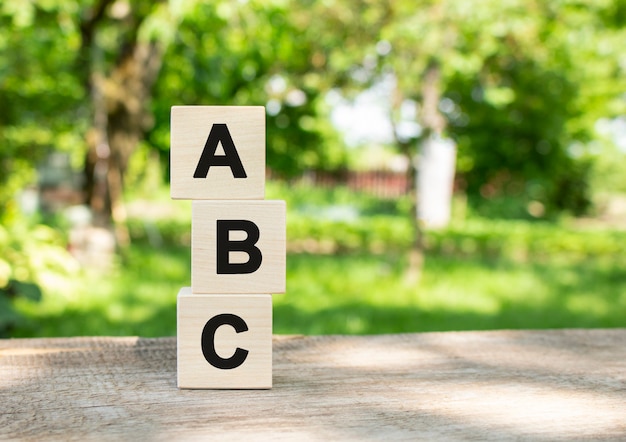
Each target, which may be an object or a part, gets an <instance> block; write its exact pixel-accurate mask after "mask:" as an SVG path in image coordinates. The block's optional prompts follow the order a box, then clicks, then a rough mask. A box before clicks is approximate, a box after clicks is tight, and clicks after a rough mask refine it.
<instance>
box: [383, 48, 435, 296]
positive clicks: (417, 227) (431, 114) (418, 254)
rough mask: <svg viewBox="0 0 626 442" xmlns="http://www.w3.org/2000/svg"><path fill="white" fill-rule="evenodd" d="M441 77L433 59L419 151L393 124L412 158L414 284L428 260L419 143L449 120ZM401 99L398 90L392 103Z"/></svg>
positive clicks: (410, 266) (410, 269)
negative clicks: (444, 110)
mask: <svg viewBox="0 0 626 442" xmlns="http://www.w3.org/2000/svg"><path fill="white" fill-rule="evenodd" d="M440 77H441V71H440V68H439V63H438V62H437V61H436V60H434V59H433V60H431V62H430V63H429V65H428V67H427V68H426V71H425V72H424V75H423V78H422V89H421V103H420V104H419V105H418V106H419V108H418V122H419V124H420V126H421V127H422V134H421V136H420V142H419V143H418V147H417V152H415V151H414V148H413V146H412V145H411V144H409V143H407V142H405V141H401V140H400V139H399V137H398V136H397V132H396V130H395V128H394V134H395V135H396V137H395V138H396V144H397V145H398V146H399V147H400V150H401V152H402V153H403V154H404V155H405V156H406V157H407V158H408V159H409V172H408V173H409V183H410V186H411V189H410V190H409V192H410V195H411V200H412V205H411V206H412V207H411V214H410V216H411V226H412V228H413V240H412V242H411V247H410V249H409V253H408V263H407V269H406V272H405V279H406V281H407V282H408V283H411V284H413V283H417V282H419V281H420V279H421V276H422V271H423V267H424V262H425V253H424V252H425V250H424V249H425V234H424V227H423V225H422V223H421V221H420V220H419V219H418V216H417V212H418V210H417V209H418V206H419V203H420V202H419V198H418V192H417V187H418V180H417V177H418V173H419V170H418V168H419V163H418V162H419V150H420V148H419V144H421V143H422V142H423V141H424V140H427V139H428V138H429V137H432V136H441V135H442V134H443V131H444V129H445V126H446V120H445V118H444V117H443V115H442V114H441V113H440V112H439V101H440V99H441V92H440V90H439V81H440ZM402 100H403V97H402V94H401V92H400V91H398V90H397V91H396V96H395V97H394V103H393V105H392V107H393V108H395V109H399V108H400V106H401V104H402ZM391 120H392V122H393V118H392V119H391Z"/></svg>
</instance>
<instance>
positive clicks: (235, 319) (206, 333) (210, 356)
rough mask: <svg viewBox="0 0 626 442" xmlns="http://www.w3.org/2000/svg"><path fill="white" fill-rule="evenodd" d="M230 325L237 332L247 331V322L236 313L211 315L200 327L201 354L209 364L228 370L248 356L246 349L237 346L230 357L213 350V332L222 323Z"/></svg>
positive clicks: (235, 366)
mask: <svg viewBox="0 0 626 442" xmlns="http://www.w3.org/2000/svg"><path fill="white" fill-rule="evenodd" d="M226 324H228V325H230V326H232V327H233V328H234V329H235V331H236V332H237V333H243V332H245V331H248V324H246V322H245V321H244V320H243V319H241V318H240V317H239V316H237V315H233V314H230V313H223V314H220V315H217V316H213V317H212V318H211V319H209V320H208V321H207V323H206V324H205V325H204V328H203V329H202V341H201V345H202V354H203V355H204V358H205V359H206V360H207V362H208V363H209V364H211V365H212V366H214V367H215V368H219V369H221V370H230V369H233V368H237V367H239V366H240V365H241V364H243V363H244V361H245V360H246V358H247V357H248V350H245V349H243V348H239V347H237V349H236V350H235V353H234V354H233V355H232V356H231V357H230V358H226V359H224V358H222V357H220V355H218V354H217V352H216V351H215V332H216V331H217V329H218V328H219V327H221V326H222V325H226Z"/></svg>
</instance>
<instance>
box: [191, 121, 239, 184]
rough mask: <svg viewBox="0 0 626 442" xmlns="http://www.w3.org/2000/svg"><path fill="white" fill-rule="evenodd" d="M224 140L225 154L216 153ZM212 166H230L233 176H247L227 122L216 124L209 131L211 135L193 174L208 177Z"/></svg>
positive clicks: (195, 176) (196, 176) (197, 176)
mask: <svg viewBox="0 0 626 442" xmlns="http://www.w3.org/2000/svg"><path fill="white" fill-rule="evenodd" d="M220 141H221V142H222V147H223V148H224V155H219V156H217V155H215V151H216V150H217V145H218V144H219V142H220ZM211 166H229V167H230V170H231V172H232V173H233V177H235V178H247V175H246V171H245V170H244V169H243V164H241V159H240V158H239V154H238V153H237V149H236V148H235V143H233V139H232V137H231V136H230V132H229V131H228V127H227V126H226V125H225V124H214V125H213V126H212V127H211V132H209V137H208V138H207V139H206V143H205V144H204V150H203V151H202V155H200V161H198V165H197V166H196V171H195V172H194V174H193V177H194V178H206V176H207V174H208V173H209V168H210V167H211Z"/></svg>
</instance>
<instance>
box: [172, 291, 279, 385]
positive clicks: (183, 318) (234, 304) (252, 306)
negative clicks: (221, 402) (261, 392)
mask: <svg viewBox="0 0 626 442" xmlns="http://www.w3.org/2000/svg"><path fill="white" fill-rule="evenodd" d="M223 314H229V315H236V316H237V317H238V318H241V319H242V320H243V321H244V322H245V326H246V329H247V330H245V331H242V332H241V333H238V332H236V330H235V328H234V327H232V326H229V325H226V324H225V325H222V326H221V327H219V328H218V329H217V330H216V331H215V335H214V337H215V339H214V345H215V352H216V353H217V355H218V356H219V357H220V358H223V359H229V358H232V357H234V353H235V351H236V349H241V350H242V351H245V352H247V355H246V357H245V360H244V361H243V363H241V365H239V366H237V367H235V368H229V369H220V368H216V367H214V366H212V365H211V364H209V363H208V362H207V359H206V358H205V357H204V355H203V351H202V345H201V340H202V333H203V329H204V327H205V325H206V324H207V322H208V321H209V320H210V319H211V318H214V317H216V316H217V315H223ZM177 339H178V341H177V363H178V364H177V365H178V370H177V372H178V387H179V388H212V389H233V388H248V389H254V388H256V389H259V388H272V296H271V295H247V296H244V295H239V296H233V295H198V294H192V293H191V288H190V287H184V288H183V289H181V291H180V292H179V294H178V299H177Z"/></svg>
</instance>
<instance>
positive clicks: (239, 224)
mask: <svg viewBox="0 0 626 442" xmlns="http://www.w3.org/2000/svg"><path fill="white" fill-rule="evenodd" d="M231 230H242V231H244V232H246V233H247V234H248V236H247V237H246V239H244V240H241V241H231V240H230V239H229V232H230V231H231ZM258 240H259V228H258V227H257V225H256V224H254V223H253V222H252V221H246V220H243V219H232V220H219V219H218V220H217V273H218V274H229V275H233V274H243V273H253V272H256V271H257V270H258V268H259V267H261V261H262V260H263V256H262V255H261V251H260V250H259V248H258V247H256V246H255V244H256V242H257V241H258ZM230 252H245V253H247V254H248V262H241V263H231V262H230V261H229V253H230Z"/></svg>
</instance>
